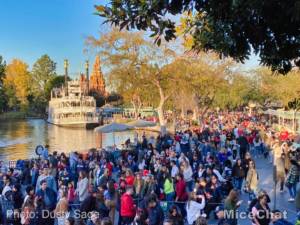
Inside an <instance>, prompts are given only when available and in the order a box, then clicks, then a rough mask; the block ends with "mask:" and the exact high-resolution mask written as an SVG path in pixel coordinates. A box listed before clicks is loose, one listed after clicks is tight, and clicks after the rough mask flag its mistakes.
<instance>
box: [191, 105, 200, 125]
mask: <svg viewBox="0 0 300 225" xmlns="http://www.w3.org/2000/svg"><path fill="white" fill-rule="evenodd" d="M198 114H199V110H198V108H194V109H193V117H192V120H194V121H197V122H199V117H198Z"/></svg>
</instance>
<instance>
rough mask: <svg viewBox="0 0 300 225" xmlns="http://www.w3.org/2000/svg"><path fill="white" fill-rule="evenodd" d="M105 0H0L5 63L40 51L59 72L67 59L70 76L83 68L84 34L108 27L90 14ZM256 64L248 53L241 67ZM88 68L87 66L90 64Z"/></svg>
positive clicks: (26, 58) (28, 60) (34, 56)
mask: <svg viewBox="0 0 300 225" xmlns="http://www.w3.org/2000/svg"><path fill="white" fill-rule="evenodd" d="M107 2H108V0H0V21H1V30H0V55H2V56H3V57H4V59H5V60H6V61H7V63H9V62H10V61H11V60H12V59H13V58H18V59H21V60H23V61H25V62H26V63H27V64H29V66H30V68H31V67H32V65H33V63H34V62H35V61H36V60H37V59H38V58H39V57H40V56H41V55H43V54H48V55H49V56H50V57H51V58H52V59H53V60H54V61H55V62H56V63H57V72H58V73H59V74H62V73H63V61H64V59H68V60H69V64H70V66H69V73H70V75H71V76H72V77H74V76H75V74H79V72H84V62H85V60H90V67H91V66H92V65H91V64H93V61H94V55H93V54H92V53H85V52H84V48H85V45H84V40H85V38H86V37H87V36H96V37H97V36H99V31H101V32H105V31H106V30H109V27H108V26H107V25H103V24H102V23H103V18H101V17H99V16H96V15H94V14H93V13H94V12H95V9H94V5H95V4H103V3H107ZM257 65H258V58H257V57H254V56H252V57H251V59H250V60H249V61H247V62H246V63H245V65H244V66H243V69H245V70H246V69H250V68H253V67H255V66H257ZM90 69H91V68H90Z"/></svg>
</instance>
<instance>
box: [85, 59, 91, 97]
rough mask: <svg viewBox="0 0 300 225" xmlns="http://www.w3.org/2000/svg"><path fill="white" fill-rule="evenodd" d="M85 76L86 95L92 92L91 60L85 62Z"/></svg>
mask: <svg viewBox="0 0 300 225" xmlns="http://www.w3.org/2000/svg"><path fill="white" fill-rule="evenodd" d="M85 75H86V93H87V95H89V92H90V74H89V60H86V61H85Z"/></svg>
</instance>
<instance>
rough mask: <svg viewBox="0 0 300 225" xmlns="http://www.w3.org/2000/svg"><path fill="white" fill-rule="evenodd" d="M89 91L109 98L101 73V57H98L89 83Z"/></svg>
mask: <svg viewBox="0 0 300 225" xmlns="http://www.w3.org/2000/svg"><path fill="white" fill-rule="evenodd" d="M89 91H90V92H92V93H96V94H98V95H102V96H107V92H106V90H105V79H104V76H103V73H102V71H101V63H100V57H99V56H98V55H97V56H96V60H95V63H94V66H93V71H92V74H91V77H90V81H89Z"/></svg>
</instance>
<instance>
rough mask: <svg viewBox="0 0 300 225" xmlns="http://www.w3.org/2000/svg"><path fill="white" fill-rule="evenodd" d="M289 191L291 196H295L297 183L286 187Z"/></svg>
mask: <svg viewBox="0 0 300 225" xmlns="http://www.w3.org/2000/svg"><path fill="white" fill-rule="evenodd" d="M288 189H289V193H290V196H291V198H296V193H297V183H295V184H291V186H290V187H288Z"/></svg>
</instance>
